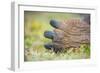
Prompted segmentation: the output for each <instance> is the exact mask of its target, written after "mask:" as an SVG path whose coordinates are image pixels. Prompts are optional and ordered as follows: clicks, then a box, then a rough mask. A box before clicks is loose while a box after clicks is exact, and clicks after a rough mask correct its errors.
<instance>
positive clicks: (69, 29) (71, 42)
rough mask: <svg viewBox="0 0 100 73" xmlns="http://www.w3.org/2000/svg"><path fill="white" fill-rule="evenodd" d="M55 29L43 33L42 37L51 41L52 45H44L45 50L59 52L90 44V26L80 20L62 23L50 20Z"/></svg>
mask: <svg viewBox="0 0 100 73" xmlns="http://www.w3.org/2000/svg"><path fill="white" fill-rule="evenodd" d="M50 24H51V26H53V27H54V28H55V29H54V30H53V32H52V31H45V32H44V36H45V37H46V38H49V39H52V43H48V44H45V45H44V46H45V48H47V49H53V51H54V52H56V53H57V52H61V51H62V50H64V49H68V48H79V47H80V45H81V44H90V24H89V23H87V22H85V21H82V20H80V19H69V20H65V21H62V22H59V21H56V20H51V21H50Z"/></svg>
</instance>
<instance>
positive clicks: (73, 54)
mask: <svg viewBox="0 0 100 73" xmlns="http://www.w3.org/2000/svg"><path fill="white" fill-rule="evenodd" d="M43 49H44V50H42V51H40V50H39V49H38V50H34V48H33V49H32V48H30V49H28V51H26V52H25V61H45V60H70V59H88V58H90V46H89V45H85V44H82V45H81V47H80V48H70V49H69V50H67V51H66V52H62V53H57V54H56V53H54V52H53V51H52V50H46V49H45V48H43Z"/></svg>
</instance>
